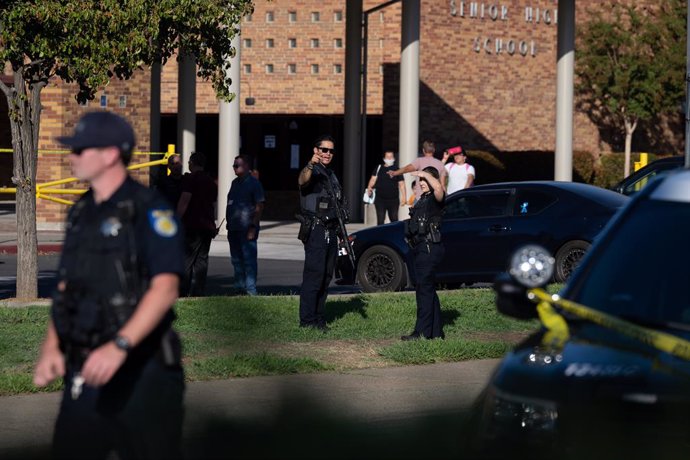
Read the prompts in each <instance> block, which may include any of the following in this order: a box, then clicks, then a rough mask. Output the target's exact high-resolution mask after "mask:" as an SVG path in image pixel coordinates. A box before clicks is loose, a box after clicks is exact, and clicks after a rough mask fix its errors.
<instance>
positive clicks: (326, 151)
mask: <svg viewBox="0 0 690 460" xmlns="http://www.w3.org/2000/svg"><path fill="white" fill-rule="evenodd" d="M319 150H321V153H330V154H331V155H333V154H334V153H335V149H329V148H328V147H319Z"/></svg>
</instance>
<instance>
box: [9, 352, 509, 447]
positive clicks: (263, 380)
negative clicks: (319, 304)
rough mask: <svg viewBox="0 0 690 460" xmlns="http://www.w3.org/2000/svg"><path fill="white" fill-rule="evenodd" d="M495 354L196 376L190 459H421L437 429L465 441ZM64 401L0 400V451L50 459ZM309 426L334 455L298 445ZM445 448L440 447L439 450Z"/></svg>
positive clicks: (190, 393) (190, 394)
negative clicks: (463, 433) (337, 369)
mask: <svg viewBox="0 0 690 460" xmlns="http://www.w3.org/2000/svg"><path fill="white" fill-rule="evenodd" d="M497 362H498V360H479V361H468V362H459V363H442V364H433V365H426V366H406V367H389V368H382V369H358V370H352V371H347V372H341V373H321V374H310V375H286V376H273V377H252V378H243V379H239V378H233V379H229V380H216V381H208V382H192V383H189V384H188V387H187V394H186V398H185V406H186V417H185V424H184V449H185V453H186V458H211V457H216V456H218V457H224V458H228V457H234V458H289V457H294V458H329V457H334V456H335V457H339V458H363V457H370V458H376V457H378V458H384V457H385V458H422V457H420V455H422V454H423V453H424V451H425V450H426V449H428V448H429V447H428V446H426V445H424V447H423V449H422V450H421V451H412V450H410V449H414V447H411V446H414V445H415V444H416V443H417V442H418V441H420V440H419V439H416V438H417V437H422V436H426V434H425V433H426V432H427V431H429V430H431V429H432V427H433V435H434V436H435V437H438V438H439V439H442V438H443V437H444V436H448V437H454V438H455V439H459V435H460V432H459V431H460V430H461V429H462V428H461V425H462V422H463V421H464V420H465V417H466V415H467V413H468V412H469V409H470V406H471V405H472V402H473V401H474V400H475V398H476V397H477V395H478V394H479V393H480V392H481V390H482V388H483V387H484V385H485V384H486V382H487V380H488V378H489V375H490V373H491V371H492V370H493V368H494V367H495V366H496V364H497ZM59 399H60V394H58V393H51V394H37V395H22V396H10V397H2V398H0V458H3V459H6V458H44V457H45V456H46V455H47V454H48V451H49V446H50V442H51V437H52V430H53V424H54V422H55V417H56V414H57V410H58V404H59ZM435 421H436V422H439V421H443V423H442V424H441V425H440V426H437V425H435V424H434V423H436V422H435ZM305 430H313V431H315V432H316V433H318V435H319V439H320V444H319V448H323V449H328V451H329V452H330V454H329V452H326V451H324V452H321V453H319V451H318V450H316V451H312V450H310V447H305V446H303V445H299V444H297V445H294V443H299V442H300V439H298V438H299V437H300V436H302V435H304V434H305V433H304V431H305ZM444 430H445V432H444ZM256 438H258V439H256ZM272 441H275V442H278V441H279V444H280V445H278V446H271V445H270V444H271V442H272ZM446 441H452V443H454V442H455V441H454V440H453V439H447V440H446ZM286 442H287V443H288V445H286V444H285V443H286ZM290 442H292V443H293V445H289V443H290ZM388 442H395V443H397V444H398V445H397V446H395V445H389V444H388ZM427 442H428V441H427ZM440 445H442V444H439V445H438V446H440ZM453 445H454V444H453ZM438 446H437V447H438ZM312 447H314V448H316V446H312ZM364 447H366V449H368V450H366V451H363V450H360V448H364ZM417 447H418V448H421V446H417ZM396 448H397V449H401V452H397V451H396V450H395V449H396ZM448 448H449V449H450V448H451V447H448ZM291 449H295V450H297V449H302V450H303V451H300V452H293V451H291ZM338 449H339V450H338ZM386 453H387V454H390V455H383V454H386ZM428 453H429V452H427V454H428ZM350 454H351V455H352V456H351V455H350ZM413 454H415V455H413ZM445 454H450V452H448V453H446V452H443V451H439V450H437V451H436V452H435V453H434V454H432V457H434V458H440V457H445V456H446V455H445ZM427 456H428V455H425V456H424V457H427Z"/></svg>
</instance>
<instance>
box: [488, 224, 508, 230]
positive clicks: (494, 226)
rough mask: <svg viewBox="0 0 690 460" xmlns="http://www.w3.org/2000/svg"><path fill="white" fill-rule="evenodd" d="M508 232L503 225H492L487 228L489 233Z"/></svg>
mask: <svg viewBox="0 0 690 460" xmlns="http://www.w3.org/2000/svg"><path fill="white" fill-rule="evenodd" d="M507 230H508V227H507V226H505V225H492V226H491V227H489V231H490V232H505V231H507Z"/></svg>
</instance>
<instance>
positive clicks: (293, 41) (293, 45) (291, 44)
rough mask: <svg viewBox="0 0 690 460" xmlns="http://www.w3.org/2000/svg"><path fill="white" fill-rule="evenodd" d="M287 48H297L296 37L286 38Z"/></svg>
mask: <svg viewBox="0 0 690 460" xmlns="http://www.w3.org/2000/svg"><path fill="white" fill-rule="evenodd" d="M288 48H297V39H296V38H288Z"/></svg>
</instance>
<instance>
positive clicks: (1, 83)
mask: <svg viewBox="0 0 690 460" xmlns="http://www.w3.org/2000/svg"><path fill="white" fill-rule="evenodd" d="M0 90H2V92H3V93H4V94H5V97H7V98H9V97H10V95H11V94H12V90H11V89H10V87H9V86H7V85H6V84H5V82H4V81H2V79H0Z"/></svg>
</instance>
